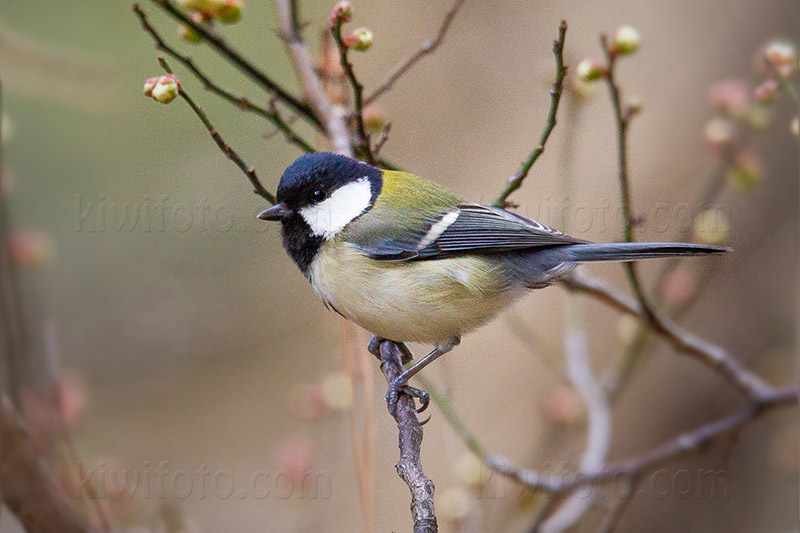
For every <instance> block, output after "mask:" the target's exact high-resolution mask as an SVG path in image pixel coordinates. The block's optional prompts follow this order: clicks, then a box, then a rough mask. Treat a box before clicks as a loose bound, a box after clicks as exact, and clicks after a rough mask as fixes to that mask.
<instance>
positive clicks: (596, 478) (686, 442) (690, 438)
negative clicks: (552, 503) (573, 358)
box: [484, 387, 798, 494]
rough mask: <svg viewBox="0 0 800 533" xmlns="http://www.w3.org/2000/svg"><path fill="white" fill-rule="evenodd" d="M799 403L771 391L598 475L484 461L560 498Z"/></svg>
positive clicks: (791, 394)
mask: <svg viewBox="0 0 800 533" xmlns="http://www.w3.org/2000/svg"><path fill="white" fill-rule="evenodd" d="M797 401H798V391H797V388H795V387H790V388H786V389H780V390H775V391H772V392H770V393H769V394H766V395H765V396H764V397H763V398H761V399H760V400H759V401H754V402H750V403H748V405H746V406H745V407H743V408H741V409H740V410H738V411H736V412H734V413H733V414H730V415H727V416H724V417H722V418H718V419H716V420H713V421H711V422H708V423H706V424H704V425H702V426H700V427H698V428H695V429H694V430H691V431H688V432H685V433H682V434H680V435H678V436H677V437H675V438H673V439H670V440H668V441H666V442H664V443H662V444H660V445H658V446H656V447H654V448H652V449H650V450H648V451H647V452H644V453H642V454H640V455H636V456H633V457H630V458H628V459H625V460H623V461H620V462H618V463H614V464H611V465H608V466H606V467H604V468H603V469H602V470H600V471H598V472H595V473H588V474H585V473H583V472H577V473H575V474H572V475H568V476H564V477H560V476H553V475H550V474H545V473H541V472H537V471H535V470H528V469H523V468H516V467H514V466H513V465H511V464H510V463H509V462H508V461H507V460H506V459H505V458H503V457H500V456H497V455H488V456H486V457H484V461H485V463H486V466H488V467H489V468H492V469H493V470H496V471H497V472H500V473H501V474H503V475H505V476H508V477H509V478H511V479H514V480H515V481H517V482H518V483H520V484H521V485H523V486H525V487H528V488H530V489H534V490H545V491H548V492H551V493H557V494H561V493H564V492H568V491H571V490H574V489H576V488H578V487H583V486H586V485H596V484H600V483H603V482H605V481H609V480H613V479H619V478H622V477H628V478H633V477H635V476H638V475H639V474H641V473H643V472H646V471H649V470H651V469H653V468H654V467H656V466H659V465H662V464H665V463H668V462H670V461H672V460H674V459H676V458H678V457H681V456H683V455H686V454H688V453H691V452H695V451H697V450H700V449H703V448H704V447H705V446H707V445H708V444H710V443H712V442H714V441H715V440H717V439H719V438H721V437H723V436H726V435H729V434H733V433H735V432H736V431H738V430H740V429H741V428H742V427H743V426H745V425H746V424H747V423H748V422H752V421H754V420H756V419H757V418H758V417H760V416H761V415H763V414H765V413H767V412H770V411H773V410H775V409H780V408H786V407H797Z"/></svg>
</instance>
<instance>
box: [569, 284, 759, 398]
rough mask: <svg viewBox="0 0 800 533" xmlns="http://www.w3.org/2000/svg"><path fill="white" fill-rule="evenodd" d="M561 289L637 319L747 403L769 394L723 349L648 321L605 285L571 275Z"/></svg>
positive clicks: (665, 324) (675, 328)
mask: <svg viewBox="0 0 800 533" xmlns="http://www.w3.org/2000/svg"><path fill="white" fill-rule="evenodd" d="M564 286H565V287H566V288H567V289H568V290H571V291H579V292H583V293H586V294H588V295H590V296H593V297H595V298H597V299H599V300H601V301H603V302H605V303H607V304H609V305H611V306H612V307H615V308H616V309H618V310H619V311H622V312H623V313H626V314H628V315H631V316H633V317H635V318H639V319H641V320H642V321H644V323H645V325H647V326H649V327H650V328H651V329H652V330H653V331H654V332H655V333H658V334H659V335H660V336H661V337H663V338H664V339H665V340H666V341H667V342H669V343H670V344H671V345H672V346H673V347H674V348H675V349H677V350H678V351H680V352H682V353H685V354H687V355H690V356H692V357H694V358H696V359H698V360H699V361H700V362H702V363H703V364H705V365H707V366H709V367H711V368H712V369H713V370H714V371H715V372H717V373H718V374H720V375H721V376H722V377H723V378H725V379H726V380H727V381H728V382H730V383H731V384H732V385H734V386H735V387H736V388H737V389H739V390H740V391H741V392H743V393H744V394H745V395H747V396H748V397H749V398H750V399H752V400H759V399H760V398H762V397H764V396H768V395H770V394H772V393H773V390H772V387H770V386H769V385H768V384H767V383H765V382H764V381H763V380H762V379H761V378H760V377H758V376H757V375H756V374H754V373H752V372H750V371H749V370H747V369H746V368H745V367H744V366H742V364H741V363H740V362H739V360H738V359H736V358H734V357H733V356H731V355H730V354H729V353H728V352H727V351H726V350H725V349H723V348H722V347H720V346H717V345H715V344H713V343H711V342H708V341H706V340H704V339H701V338H700V337H697V336H696V335H694V334H692V333H689V332H688V331H686V330H684V329H683V328H681V327H680V326H678V325H677V324H675V323H673V322H671V321H669V320H667V319H663V318H662V319H660V320H657V321H652V320H651V319H650V318H649V317H648V316H647V314H646V312H645V311H644V308H643V307H642V305H641V302H639V301H637V300H635V299H633V298H631V297H630V296H628V295H627V294H625V293H623V292H621V291H619V290H618V289H616V288H614V287H612V286H610V285H609V284H608V283H606V282H605V281H603V280H601V279H597V278H589V277H585V276H579V275H572V276H569V277H568V278H566V279H565V280H564Z"/></svg>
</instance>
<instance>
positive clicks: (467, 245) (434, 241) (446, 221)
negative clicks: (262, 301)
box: [358, 204, 586, 261]
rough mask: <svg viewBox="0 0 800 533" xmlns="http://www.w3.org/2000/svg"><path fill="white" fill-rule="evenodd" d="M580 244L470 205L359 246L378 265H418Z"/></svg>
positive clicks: (519, 219)
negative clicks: (398, 234)
mask: <svg viewBox="0 0 800 533" xmlns="http://www.w3.org/2000/svg"><path fill="white" fill-rule="evenodd" d="M582 242H586V241H582V240H580V239H575V238H574V237H569V236H567V235H564V234H563V233H561V232H560V231H557V230H554V229H553V228H550V227H548V226H545V225H544V224H540V223H539V222H535V221H533V220H530V219H527V218H525V217H522V216H519V215H515V214H513V213H510V212H508V211H505V210H503V209H498V208H495V207H487V206H482V205H474V204H469V205H459V206H457V207H455V208H454V209H452V210H449V211H447V212H445V213H444V214H442V215H441V216H439V217H438V218H436V219H431V220H428V221H426V224H424V225H423V231H421V232H419V233H415V234H413V235H403V236H401V237H383V238H379V239H376V240H375V241H374V242H370V243H364V242H361V243H359V244H358V246H359V248H360V249H361V250H362V251H363V252H364V253H365V254H366V255H367V256H368V257H370V258H372V259H376V260H378V261H409V260H416V261H420V260H430V259H442V258H446V257H454V256H459V255H467V254H496V253H502V252H509V251H514V250H527V249H531V248H538V247H544V246H558V245H566V244H576V243H582Z"/></svg>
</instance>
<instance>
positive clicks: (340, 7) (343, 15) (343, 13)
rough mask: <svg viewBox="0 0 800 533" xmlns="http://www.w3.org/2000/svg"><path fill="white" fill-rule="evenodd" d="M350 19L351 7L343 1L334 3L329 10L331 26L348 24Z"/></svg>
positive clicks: (351, 16) (351, 15)
mask: <svg viewBox="0 0 800 533" xmlns="http://www.w3.org/2000/svg"><path fill="white" fill-rule="evenodd" d="M352 18H353V6H351V5H350V2H345V1H344V0H340V1H339V2H336V4H335V5H334V6H333V9H332V10H331V26H336V25H337V24H344V23H345V22H350V19H352Z"/></svg>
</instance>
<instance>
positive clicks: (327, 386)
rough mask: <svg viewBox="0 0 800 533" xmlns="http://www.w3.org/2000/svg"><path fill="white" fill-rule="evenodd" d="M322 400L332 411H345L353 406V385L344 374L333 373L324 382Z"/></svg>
mask: <svg viewBox="0 0 800 533" xmlns="http://www.w3.org/2000/svg"><path fill="white" fill-rule="evenodd" d="M322 399H323V400H324V401H325V403H326V405H328V406H329V407H330V408H331V409H337V410H343V409H347V408H348V407H350V406H351V405H352V404H353V383H352V381H351V380H350V376H348V375H347V374H345V373H344V372H331V373H330V374H328V375H327V376H325V377H324V378H323V380H322Z"/></svg>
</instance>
